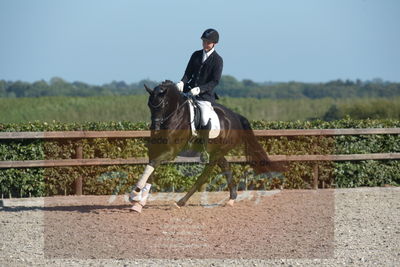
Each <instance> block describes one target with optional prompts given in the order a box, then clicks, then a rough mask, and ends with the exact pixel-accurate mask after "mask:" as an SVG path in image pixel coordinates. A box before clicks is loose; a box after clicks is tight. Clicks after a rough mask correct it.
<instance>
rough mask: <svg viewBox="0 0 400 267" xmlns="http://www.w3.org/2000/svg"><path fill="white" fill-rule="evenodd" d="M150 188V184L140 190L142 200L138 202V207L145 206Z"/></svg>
mask: <svg viewBox="0 0 400 267" xmlns="http://www.w3.org/2000/svg"><path fill="white" fill-rule="evenodd" d="M150 188H151V184H146V185H145V186H144V187H143V189H142V191H141V192H142V199H141V200H140V202H139V203H140V205H142V206H144V205H146V202H147V198H148V197H149V195H150Z"/></svg>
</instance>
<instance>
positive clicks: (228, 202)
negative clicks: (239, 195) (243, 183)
mask: <svg viewBox="0 0 400 267" xmlns="http://www.w3.org/2000/svg"><path fill="white" fill-rule="evenodd" d="M234 203H235V200H234V199H229V200H228V201H227V202H226V203H225V207H233V204H234Z"/></svg>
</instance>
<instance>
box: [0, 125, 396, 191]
mask: <svg viewBox="0 0 400 267" xmlns="http://www.w3.org/2000/svg"><path fill="white" fill-rule="evenodd" d="M252 126H253V129H333V128H392V127H400V121H398V120H351V119H349V118H346V119H343V120H336V121H331V122H324V121H305V122H300V121H295V122H279V121H277V122H271V121H253V122H252ZM145 129H148V124H146V123H131V122H110V123H104V122H99V123H94V122H93V123H58V122H52V123H42V122H33V123H23V124H0V131H3V132H19V131H77V130H91V131H104V130H116V131H124V130H145ZM77 142H78V141H76V140H2V141H0V160H2V161H10V160H12V161H16V160H44V159H69V158H74V156H75V147H76V145H77ZM80 142H82V145H83V157H84V158H128V157H144V156H146V155H147V148H146V140H145V139H143V138H137V139H128V138H126V139H105V138H97V139H86V140H82V141H80ZM260 143H261V144H262V145H263V147H264V148H265V149H266V151H268V153H269V154H286V155H292V154H295V155H301V154H334V153H335V154H353V153H400V137H399V135H360V136H336V137H313V136H300V137H268V138H260ZM241 154H243V152H242V151H240V149H236V150H234V151H232V152H231V153H230V155H241ZM313 164H314V163H311V162H302V163H292V164H290V169H289V171H288V172H286V173H285V174H284V175H283V176H279V175H275V176H272V177H271V176H266V175H254V173H253V171H252V169H251V168H250V167H249V166H248V165H243V164H233V166H232V169H233V173H234V176H235V179H236V181H237V183H238V185H239V189H245V188H247V189H271V188H275V187H279V186H281V185H283V186H284V187H285V188H310V187H311V185H312V171H313ZM143 169H144V166H140V165H137V166H136V165H131V166H128V165H116V166H88V167H54V168H20V169H0V193H1V194H2V196H3V197H11V196H13V197H24V196H49V195H59V194H65V195H68V194H73V183H74V181H75V179H76V178H78V177H82V178H83V181H84V184H83V193H84V194H102V195H104V194H120V193H125V192H127V191H128V190H129V189H130V188H131V187H132V186H133V185H134V184H135V182H136V180H137V179H138V177H139V176H140V174H141V172H142V171H143ZM201 169H202V166H201V165H192V164H171V165H163V166H161V167H160V168H158V169H157V170H156V172H155V180H156V182H155V184H154V187H153V188H154V189H153V190H156V191H178V192H181V191H187V190H188V188H189V187H190V186H192V185H193V183H194V182H195V180H196V178H197V176H198V174H199V173H200V172H201ZM319 173H320V181H324V182H325V184H326V185H328V186H334V187H357V186H383V185H399V184H400V177H399V175H398V173H400V162H399V161H395V160H382V161H349V162H335V163H332V162H324V163H321V164H320V166H319ZM207 190H226V181H225V178H224V177H222V175H221V170H219V168H216V169H215V171H214V172H213V174H212V175H211V176H210V179H209V181H208V186H207Z"/></svg>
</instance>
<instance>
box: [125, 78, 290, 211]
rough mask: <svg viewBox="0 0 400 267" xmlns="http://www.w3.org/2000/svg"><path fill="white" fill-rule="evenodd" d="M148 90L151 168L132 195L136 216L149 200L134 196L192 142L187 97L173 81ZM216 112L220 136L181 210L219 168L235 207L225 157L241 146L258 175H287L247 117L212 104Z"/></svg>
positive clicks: (181, 202)
mask: <svg viewBox="0 0 400 267" xmlns="http://www.w3.org/2000/svg"><path fill="white" fill-rule="evenodd" d="M145 88H146V90H147V92H148V93H149V94H150V97H149V100H148V106H149V108H150V111H151V127H150V130H151V137H150V142H149V143H148V156H149V164H148V165H147V166H146V169H145V171H144V173H143V175H142V177H141V178H140V179H139V181H138V183H137V185H136V188H135V189H134V190H133V191H132V193H131V196H132V197H131V200H133V201H132V202H134V203H135V204H134V206H133V207H132V210H134V211H137V212H141V210H142V206H143V205H145V203H146V200H145V199H144V200H143V199H141V198H139V199H137V200H134V197H133V196H135V195H137V194H141V193H142V191H143V190H142V189H143V188H144V187H145V185H146V183H147V180H149V182H151V180H152V176H153V171H154V169H155V168H157V166H159V165H160V164H161V163H163V162H165V161H170V160H173V159H175V157H176V156H177V155H178V153H179V152H181V151H182V150H184V149H185V148H188V147H190V145H191V143H192V140H193V137H192V132H191V127H190V113H189V106H188V101H187V100H188V99H187V97H185V96H184V95H183V94H182V93H180V92H179V91H178V89H177V87H176V86H175V84H174V83H173V82H171V81H164V82H162V83H161V84H160V85H158V86H156V87H155V88H154V89H151V88H149V87H147V86H146V85H145ZM213 108H214V110H215V112H216V113H217V115H218V117H219V120H220V126H221V131H220V134H219V136H218V137H217V138H216V139H212V140H210V142H209V144H208V146H207V152H208V153H209V155H210V160H209V163H208V164H206V165H205V167H204V169H203V172H202V173H201V174H200V176H199V177H198V179H197V181H196V183H195V184H194V185H193V187H192V188H191V189H190V190H189V192H187V194H186V195H185V196H184V197H183V198H182V199H180V200H179V201H178V202H177V203H176V204H177V205H178V206H184V205H185V204H186V202H187V201H188V199H189V198H190V197H191V196H192V195H193V194H194V193H195V192H196V191H198V190H199V189H200V187H201V186H202V185H203V184H204V183H205V182H206V181H207V178H208V177H209V175H210V173H211V172H212V170H213V168H214V167H215V166H216V165H218V166H219V167H220V168H221V170H222V171H223V173H224V174H225V176H226V179H227V184H228V188H229V193H230V200H229V201H228V203H227V204H228V205H231V206H232V205H233V203H234V200H235V199H236V197H237V192H236V182H235V180H234V179H233V177H232V172H231V169H230V165H229V163H228V161H227V160H226V159H225V157H224V156H225V155H226V154H227V153H228V152H229V151H230V150H232V149H233V148H235V147H237V146H239V145H244V146H245V154H246V157H247V160H248V161H249V162H250V164H251V166H252V167H253V169H254V171H255V172H256V174H261V173H266V172H271V171H284V169H282V167H281V166H280V165H279V164H277V163H274V162H271V161H270V160H269V158H268V155H267V154H266V152H265V151H264V149H263V148H262V147H261V145H260V144H259V143H258V141H257V140H256V138H255V136H254V133H253V130H252V129H251V127H250V123H249V121H248V120H247V119H246V118H245V117H243V116H241V115H239V114H237V113H235V112H233V111H232V110H230V109H228V108H226V107H224V106H222V105H220V104H213ZM132 194H133V195H132ZM146 195H147V194H146Z"/></svg>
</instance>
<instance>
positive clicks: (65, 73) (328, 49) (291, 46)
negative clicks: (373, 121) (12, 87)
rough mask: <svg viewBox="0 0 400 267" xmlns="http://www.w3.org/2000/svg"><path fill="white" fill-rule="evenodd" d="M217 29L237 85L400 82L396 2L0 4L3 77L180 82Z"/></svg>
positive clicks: (92, 0)
mask: <svg viewBox="0 0 400 267" xmlns="http://www.w3.org/2000/svg"><path fill="white" fill-rule="evenodd" d="M210 27H212V28H215V29H217V30H218V31H219V32H220V43H219V44H218V46H217V47H216V50H217V51H218V53H219V54H220V55H221V56H222V57H223V59H224V70H223V74H224V75H232V76H234V77H236V78H237V79H239V80H241V79H251V80H254V81H257V82H263V81H300V82H326V81H330V80H335V79H352V80H355V79H361V80H372V79H374V78H382V79H383V80H388V81H396V82H400V49H399V48H400V30H399V29H400V1H398V0H253V1H237V0H230V1H223V0H215V1H210V0H203V1H187V0H146V1H144V0H140V1H139V0H112V1H111V0H110V1H105V0H34V1H33V0H0V79H5V80H23V81H29V82H32V81H37V80H41V79H44V80H49V79H50V78H51V77H55V76H57V77H61V78H63V79H65V80H67V81H70V82H72V81H83V82H87V83H90V84H103V83H108V82H111V81H113V80H118V81H119V80H124V81H126V82H128V83H130V82H137V81H140V80H142V79H151V80H156V81H162V80H165V79H170V80H173V81H178V80H179V79H180V78H181V77H182V75H183V71H184V69H185V67H186V64H187V61H188V59H189V57H190V55H191V53H192V52H193V51H195V50H198V49H201V40H200V35H201V33H202V32H203V31H204V30H205V29H207V28H210Z"/></svg>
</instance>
